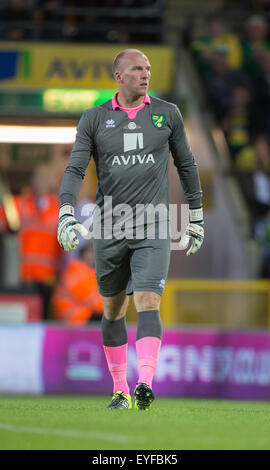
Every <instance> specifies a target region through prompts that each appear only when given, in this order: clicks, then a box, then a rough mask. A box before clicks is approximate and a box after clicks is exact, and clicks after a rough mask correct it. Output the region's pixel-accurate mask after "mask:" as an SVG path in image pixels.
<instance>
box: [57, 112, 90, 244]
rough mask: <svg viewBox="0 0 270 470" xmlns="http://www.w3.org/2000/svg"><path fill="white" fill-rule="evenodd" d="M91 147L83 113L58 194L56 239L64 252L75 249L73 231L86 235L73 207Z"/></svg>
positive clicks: (88, 124) (86, 120)
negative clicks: (58, 207)
mask: <svg viewBox="0 0 270 470" xmlns="http://www.w3.org/2000/svg"><path fill="white" fill-rule="evenodd" d="M93 147H94V144H93V137H92V131H91V125H90V122H89V119H88V117H87V115H86V113H84V114H83V115H82V117H81V119H80V121H79V124H78V127H77V135H76V141H75V144H74V146H73V149H72V152H71V156H70V159H69V164H68V166H67V168H66V170H65V173H64V176H63V180H62V184H61V188H60V194H59V200H60V211H59V223H58V230H57V238H58V241H59V243H60V245H61V246H62V248H64V250H65V251H72V250H75V248H76V247H77V245H78V243H79V240H78V237H77V236H76V233H75V231H76V232H79V233H80V234H81V235H82V236H84V237H85V236H87V234H88V232H87V230H86V228H85V227H84V226H83V225H82V224H80V223H79V222H78V221H77V220H76V219H75V217H74V206H75V204H76V200H77V197H78V194H79V191H80V188H81V184H82V180H83V178H84V176H85V170H86V168H87V166H88V164H89V161H90V158H91V153H92V151H93Z"/></svg>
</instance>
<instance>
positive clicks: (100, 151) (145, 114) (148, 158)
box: [60, 97, 202, 212]
mask: <svg viewBox="0 0 270 470" xmlns="http://www.w3.org/2000/svg"><path fill="white" fill-rule="evenodd" d="M150 99H151V102H150V103H149V104H145V106H144V107H143V108H142V109H141V110H140V111H138V113H137V115H136V118H134V119H129V117H128V115H127V113H126V112H125V111H123V110H120V109H119V108H116V109H115V110H113V106H112V100H110V101H107V102H106V103H104V104H102V105H100V106H96V107H95V108H92V109H89V110H87V111H85V112H84V113H83V115H82V117H81V119H80V121H79V124H78V127H77V136H76V141H75V144H74V147H73V149H72V153H71V156H70V160H69V164H68V166H67V168H66V170H65V173H64V177H63V181H62V185H61V189H60V203H61V204H64V203H70V204H71V205H73V206H74V205H75V203H76V198H77V196H78V193H79V190H80V186H81V182H82V179H83V177H84V175H85V170H86V168H87V166H88V163H89V161H90V157H91V155H93V158H94V161H95V165H96V169H97V176H98V185H97V193H96V203H97V205H98V206H99V207H100V209H101V212H102V211H104V197H105V196H111V197H112V207H113V208H114V207H115V206H116V205H119V204H128V205H129V206H131V208H132V209H133V210H134V211H135V209H136V205H138V204H142V205H145V206H147V205H149V204H152V205H154V206H156V205H157V204H164V205H165V206H166V207H168V204H169V183H168V167H169V157H170V152H171V154H172V157H173V160H174V164H175V166H176V168H177V171H178V173H179V177H180V181H181V184H182V187H183V190H184V194H185V197H186V199H187V201H188V203H189V207H190V208H198V207H200V206H201V195H202V191H201V186H200V179H199V175H198V168H197V164H196V162H195V159H194V156H193V154H192V152H191V149H190V146H189V144H188V141H187V138H186V132H185V128H184V124H183V119H182V116H181V114H180V112H179V110H178V108H177V106H176V105H174V104H172V103H168V102H166V101H164V100H161V99H158V98H153V97H151V98H150Z"/></svg>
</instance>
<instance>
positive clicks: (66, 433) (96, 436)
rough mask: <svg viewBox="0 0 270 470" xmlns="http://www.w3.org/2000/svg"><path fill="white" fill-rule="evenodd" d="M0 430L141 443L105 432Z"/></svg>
mask: <svg viewBox="0 0 270 470" xmlns="http://www.w3.org/2000/svg"><path fill="white" fill-rule="evenodd" d="M0 429H3V430H4V431H14V432H29V433H33V434H47V435H55V436H60V437H63V436H64V437H75V438H79V439H103V440H105V441H115V442H134V441H142V440H143V439H142V438H139V437H137V436H136V437H129V436H124V435H122V434H110V433H105V432H96V431H95V432H94V431H93V432H87V431H86V432H85V431H79V430H76V429H51V428H38V427H33V426H15V425H13V424H4V423H0Z"/></svg>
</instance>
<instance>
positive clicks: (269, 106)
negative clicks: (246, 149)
mask: <svg viewBox="0 0 270 470" xmlns="http://www.w3.org/2000/svg"><path fill="white" fill-rule="evenodd" d="M258 63H259V66H260V69H261V72H260V73H259V74H258V75H257V77H255V78H254V79H253V87H254V96H255V103H256V109H257V115H258V119H259V122H260V128H261V130H262V131H263V132H266V133H268V134H269V135H270V49H269V50H264V51H263V52H262V53H261V54H260V58H259V60H258Z"/></svg>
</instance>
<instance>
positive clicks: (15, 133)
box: [0, 125, 76, 144]
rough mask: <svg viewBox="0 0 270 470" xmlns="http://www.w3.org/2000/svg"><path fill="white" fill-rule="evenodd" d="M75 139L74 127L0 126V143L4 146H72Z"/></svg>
mask: <svg viewBox="0 0 270 470" xmlns="http://www.w3.org/2000/svg"><path fill="white" fill-rule="evenodd" d="M75 137H76V128H75V127H50V126H42V127H41V126H5V125H3V126H2V125H0V143H6V144H7V143H9V144H72V143H73V142H74V141H75Z"/></svg>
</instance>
